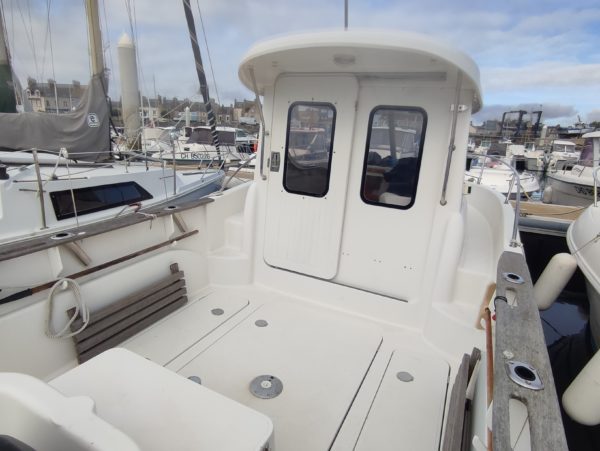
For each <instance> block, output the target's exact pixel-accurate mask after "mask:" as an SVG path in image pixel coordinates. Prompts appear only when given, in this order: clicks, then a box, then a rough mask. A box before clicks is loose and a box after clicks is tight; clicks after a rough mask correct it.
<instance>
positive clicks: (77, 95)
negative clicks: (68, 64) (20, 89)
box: [25, 77, 87, 113]
mask: <svg viewBox="0 0 600 451" xmlns="http://www.w3.org/2000/svg"><path fill="white" fill-rule="evenodd" d="M86 88H87V85H82V84H81V83H79V82H78V81H77V80H73V82H72V83H69V84H63V83H56V82H55V81H54V80H52V79H48V82H47V83H38V82H37V80H35V79H34V78H31V77H29V78H28V79H27V89H26V90H25V94H26V96H27V98H28V99H29V101H30V102H31V107H32V109H33V111H37V112H40V111H41V112H48V113H57V112H58V113H68V112H69V111H72V110H73V108H75V107H76V106H77V105H79V102H80V100H81V98H82V96H83V94H84V92H85V89H86Z"/></svg>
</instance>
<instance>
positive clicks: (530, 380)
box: [506, 360, 544, 390]
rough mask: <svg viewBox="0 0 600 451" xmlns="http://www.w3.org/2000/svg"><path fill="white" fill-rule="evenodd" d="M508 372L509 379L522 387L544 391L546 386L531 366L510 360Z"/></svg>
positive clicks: (507, 366) (507, 363)
mask: <svg viewBox="0 0 600 451" xmlns="http://www.w3.org/2000/svg"><path fill="white" fill-rule="evenodd" d="M506 371H507V373H508V377H510V378H511V380H512V381H513V382H514V383H515V384H517V385H520V386H521V387H525V388H529V389H531V390H543V389H544V384H543V383H542V380H541V379H540V376H539V375H538V373H537V371H536V369H535V368H534V367H532V366H531V365H528V364H527V363H523V362H517V361H516V360H509V361H508V362H506Z"/></svg>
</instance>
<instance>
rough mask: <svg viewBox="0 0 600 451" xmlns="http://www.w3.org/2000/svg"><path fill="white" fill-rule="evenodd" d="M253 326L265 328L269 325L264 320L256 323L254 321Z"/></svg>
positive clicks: (258, 320)
mask: <svg viewBox="0 0 600 451" xmlns="http://www.w3.org/2000/svg"><path fill="white" fill-rule="evenodd" d="M254 324H255V325H256V326H257V327H267V326H268V325H269V323H267V322H266V321H265V320H264V319H257V320H256V321H254Z"/></svg>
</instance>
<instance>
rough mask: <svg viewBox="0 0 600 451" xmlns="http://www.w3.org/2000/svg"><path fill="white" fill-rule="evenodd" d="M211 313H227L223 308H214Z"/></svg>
mask: <svg viewBox="0 0 600 451" xmlns="http://www.w3.org/2000/svg"><path fill="white" fill-rule="evenodd" d="M210 313H212V314H213V315H215V316H220V315H222V314H223V313H225V310H223V309H222V308H214V309H212V310H211V311H210Z"/></svg>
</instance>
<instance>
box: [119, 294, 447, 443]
mask: <svg viewBox="0 0 600 451" xmlns="http://www.w3.org/2000/svg"><path fill="white" fill-rule="evenodd" d="M261 320H262V321H261ZM264 322H266V326H265V325H264V324H265V323H264ZM123 346H124V347H125V348H127V349H129V350H130V351H133V352H135V353H137V354H139V355H141V356H143V357H146V358H148V359H150V360H152V361H154V362H156V363H158V364H160V365H164V366H165V367H166V368H168V369H171V370H173V371H176V372H177V373H179V374H180V375H182V376H185V377H190V376H197V377H199V378H200V379H201V381H202V384H203V385H204V386H205V387H207V388H209V389H211V390H214V391H216V392H217V393H220V394H222V395H225V396H226V397H227V398H230V399H232V400H234V401H237V402H240V403H242V404H244V405H246V406H248V407H250V408H251V409H254V410H256V411H258V412H260V413H263V414H265V415H266V416H267V417H269V418H270V419H271V420H272V422H273V425H274V443H275V444H276V449H283V450H294V449H298V450H304V449H329V448H332V449H340V450H342V449H350V448H353V447H355V448H356V449H361V450H370V449H378V450H382V449H400V448H402V447H403V446H405V445H406V444H410V449H411V450H433V449H438V446H439V435H440V432H441V430H442V420H443V412H444V405H445V401H446V390H447V385H448V377H449V369H450V368H449V365H448V364H447V363H446V362H445V361H444V360H443V359H442V358H441V357H440V356H439V355H438V356H436V355H432V354H433V352H432V350H431V349H430V348H428V347H427V345H426V344H425V343H424V341H423V340H422V338H421V336H420V334H418V333H415V332H414V331H408V330H398V329H396V328H394V329H390V328H386V327H383V326H381V325H378V324H375V323H373V322H370V321H365V320H363V319H361V318H358V317H353V316H349V315H347V314H344V313H340V312H337V311H333V310H330V309H327V308H323V307H319V306H316V305H314V304H312V303H309V302H302V301H300V302H298V300H297V299H292V298H287V297H286V296H284V295H282V294H277V293H274V292H272V291H267V290H261V289H258V288H256V287H248V286H246V287H243V288H239V289H218V290H213V289H211V288H207V289H206V290H204V292H203V293H202V294H201V295H200V298H199V299H197V300H195V301H193V302H190V303H189V304H188V305H187V306H185V307H184V308H182V309H181V310H179V311H178V312H176V313H174V314H172V315H171V316H169V317H168V318H166V319H165V320H163V321H162V322H160V323H158V324H156V325H155V326H153V327H151V328H149V329H146V330H145V331H143V332H142V333H140V334H138V335H137V336H136V337H134V338H132V339H131V340H129V341H128V342H126V343H124V345H123ZM398 373H408V374H409V375H410V377H412V380H411V381H402V380H400V378H399V377H398V376H397V375H398ZM260 375H273V376H276V377H277V378H279V379H281V381H282V383H283V391H282V393H281V394H280V395H279V396H277V397H275V398H273V399H260V398H257V397H255V396H254V395H252V394H251V392H250V390H249V386H250V382H251V381H252V380H253V379H254V378H255V377H257V376H260ZM410 377H408V379H410ZM390 418H393V419H394V421H389V420H390ZM423 424H429V427H430V431H429V433H427V434H423V431H422V430H421V429H422V425H423ZM432 430H433V431H438V432H437V434H431V433H430V432H431V431H432Z"/></svg>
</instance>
